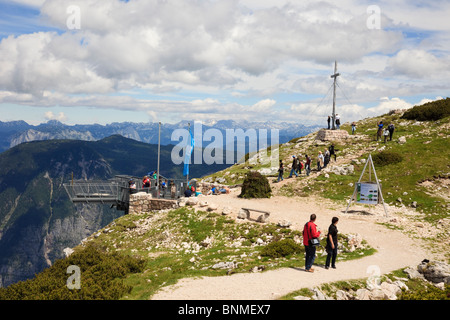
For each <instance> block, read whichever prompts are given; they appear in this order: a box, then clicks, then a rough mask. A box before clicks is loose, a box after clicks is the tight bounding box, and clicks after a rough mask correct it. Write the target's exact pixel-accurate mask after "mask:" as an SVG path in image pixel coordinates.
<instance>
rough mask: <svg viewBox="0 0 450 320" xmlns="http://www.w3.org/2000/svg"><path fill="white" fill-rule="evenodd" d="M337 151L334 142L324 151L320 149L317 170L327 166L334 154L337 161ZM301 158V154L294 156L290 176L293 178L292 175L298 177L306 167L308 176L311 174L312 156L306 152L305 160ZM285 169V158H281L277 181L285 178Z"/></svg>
mask: <svg viewBox="0 0 450 320" xmlns="http://www.w3.org/2000/svg"><path fill="white" fill-rule="evenodd" d="M336 151H337V149H335V147H334V144H331V146H330V147H329V148H328V149H325V151H324V153H322V151H319V154H318V156H317V171H321V170H322V169H323V168H326V166H327V165H328V163H329V162H330V159H331V157H332V156H334V161H336ZM300 158H301V156H292V167H291V172H290V173H289V177H288V178H292V175H295V176H296V177H298V176H299V175H300V174H302V169H305V172H306V175H307V176H309V174H310V173H311V161H312V160H311V157H310V156H308V155H307V154H306V155H305V161H304V162H303V161H302V160H300ZM284 170H285V168H284V164H283V160H280V166H279V168H278V179H277V182H280V180H281V181H282V180H284V178H283V174H284Z"/></svg>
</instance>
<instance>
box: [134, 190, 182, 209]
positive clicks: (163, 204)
mask: <svg viewBox="0 0 450 320" xmlns="http://www.w3.org/2000/svg"><path fill="white" fill-rule="evenodd" d="M176 207H178V205H177V201H175V200H167V199H155V198H153V197H152V195H151V194H150V193H146V192H139V193H136V194H132V195H130V207H129V210H128V213H129V214H140V213H145V212H151V211H155V210H165V209H173V208H176Z"/></svg>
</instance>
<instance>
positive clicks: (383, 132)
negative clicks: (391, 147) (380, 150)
mask: <svg viewBox="0 0 450 320" xmlns="http://www.w3.org/2000/svg"><path fill="white" fill-rule="evenodd" d="M377 126H378V131H377V141H378V139H381V136H384V142H386V140H387V138H388V137H389V141H392V136H393V135H394V131H395V126H394V124H393V123H390V124H389V125H388V126H387V127H384V123H383V121H380V122H379V123H378V124H377Z"/></svg>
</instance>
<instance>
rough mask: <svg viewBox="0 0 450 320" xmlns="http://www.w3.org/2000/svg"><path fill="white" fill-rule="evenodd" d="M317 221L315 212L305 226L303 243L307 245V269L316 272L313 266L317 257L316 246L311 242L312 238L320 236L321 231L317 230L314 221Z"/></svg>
mask: <svg viewBox="0 0 450 320" xmlns="http://www.w3.org/2000/svg"><path fill="white" fill-rule="evenodd" d="M315 221H316V215H315V214H314V213H313V214H311V216H310V220H309V222H307V223H306V224H305V226H304V227H303V245H304V246H305V253H306V255H305V271H306V272H314V269H313V268H311V267H312V265H313V263H314V259H315V258H316V247H315V246H314V245H312V244H311V241H310V240H311V239H313V238H319V237H320V231H318V230H317V225H316V224H315V223H314V222H315Z"/></svg>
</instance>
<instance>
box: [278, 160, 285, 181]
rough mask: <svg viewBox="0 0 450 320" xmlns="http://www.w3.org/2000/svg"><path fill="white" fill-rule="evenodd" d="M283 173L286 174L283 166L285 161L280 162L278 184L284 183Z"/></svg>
mask: <svg viewBox="0 0 450 320" xmlns="http://www.w3.org/2000/svg"><path fill="white" fill-rule="evenodd" d="M283 173H284V165H283V161H282V160H280V167H279V168H278V180H277V182H280V180H281V181H283V180H284V179H283Z"/></svg>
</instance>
